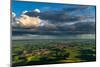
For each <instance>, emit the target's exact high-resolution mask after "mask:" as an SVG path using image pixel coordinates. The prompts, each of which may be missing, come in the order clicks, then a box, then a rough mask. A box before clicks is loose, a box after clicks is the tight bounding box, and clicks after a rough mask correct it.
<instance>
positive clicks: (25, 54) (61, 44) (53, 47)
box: [12, 39, 96, 66]
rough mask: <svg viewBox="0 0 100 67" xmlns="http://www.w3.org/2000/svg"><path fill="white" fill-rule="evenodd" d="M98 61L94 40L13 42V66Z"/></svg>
mask: <svg viewBox="0 0 100 67" xmlns="http://www.w3.org/2000/svg"><path fill="white" fill-rule="evenodd" d="M89 61H96V44H95V40H94V39H80V40H79V39H78V40H75V39H70V40H65V39H48V40H45V39H43V40H41V39H36V40H35V39H32V40H12V63H13V66H23V65H40V64H56V63H73V62H89Z"/></svg>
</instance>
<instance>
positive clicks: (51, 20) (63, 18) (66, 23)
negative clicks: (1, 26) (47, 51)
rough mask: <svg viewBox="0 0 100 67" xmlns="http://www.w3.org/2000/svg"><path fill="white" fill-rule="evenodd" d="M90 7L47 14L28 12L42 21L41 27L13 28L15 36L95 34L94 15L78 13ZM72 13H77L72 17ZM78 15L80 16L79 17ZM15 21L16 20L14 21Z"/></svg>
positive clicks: (46, 12) (27, 13) (63, 9)
mask: <svg viewBox="0 0 100 67" xmlns="http://www.w3.org/2000/svg"><path fill="white" fill-rule="evenodd" d="M88 7H89V6H84V7H83V6H80V7H71V8H62V10H49V11H45V12H40V13H37V12H33V11H32V12H26V13H25V15H27V16H29V17H37V16H39V19H41V20H42V22H41V23H42V25H40V26H39V27H29V28H23V27H20V26H17V27H13V28H12V34H13V35H23V34H41V35H46V34H47V35H64V34H83V33H84V34H87V33H95V17H94V15H93V16H92V15H86V16H84V15H82V14H81V15H79V14H78V11H81V10H85V9H87V8H88ZM71 12H74V13H76V14H75V15H71ZM77 14H78V15H77ZM13 20H14V19H13Z"/></svg>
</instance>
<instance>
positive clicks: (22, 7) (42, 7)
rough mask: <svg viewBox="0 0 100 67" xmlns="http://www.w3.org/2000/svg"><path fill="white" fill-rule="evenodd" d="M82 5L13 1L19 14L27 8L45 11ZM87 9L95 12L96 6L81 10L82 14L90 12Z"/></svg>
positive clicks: (13, 9)
mask: <svg viewBox="0 0 100 67" xmlns="http://www.w3.org/2000/svg"><path fill="white" fill-rule="evenodd" d="M80 6H82V5H74V4H57V3H39V2H25V1H24V2H23V1H13V2H12V11H13V12H15V13H16V15H17V16H20V14H21V13H22V11H25V10H27V11H31V10H34V9H36V8H37V9H40V10H41V11H42V12H44V11H49V10H61V9H62V8H68V9H69V8H70V9H75V8H76V7H77V8H78V7H79V8H80ZM83 7H84V6H83ZM85 7H87V6H85ZM70 9H69V10H70ZM87 11H88V12H89V13H90V14H94V13H95V6H90V7H89V8H88V9H85V11H83V12H82V11H81V13H80V14H89V13H88V12H87ZM73 15H74V14H73Z"/></svg>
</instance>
